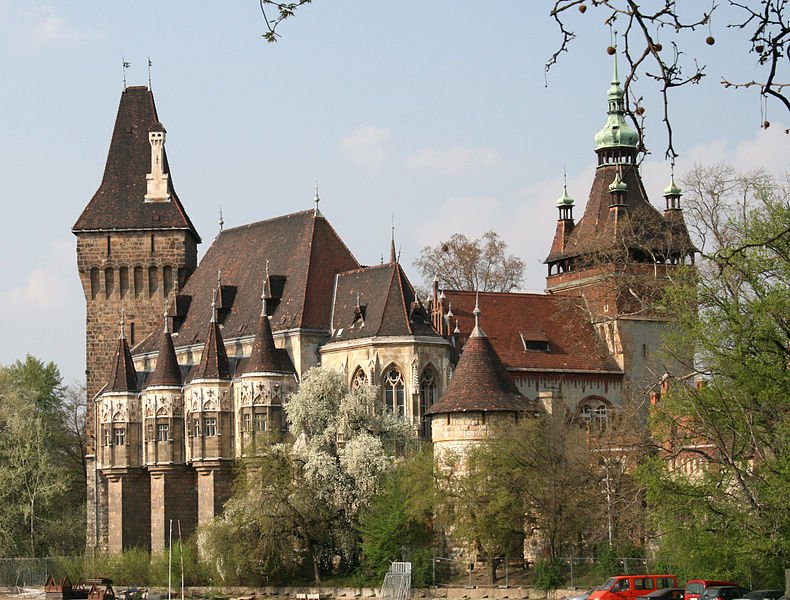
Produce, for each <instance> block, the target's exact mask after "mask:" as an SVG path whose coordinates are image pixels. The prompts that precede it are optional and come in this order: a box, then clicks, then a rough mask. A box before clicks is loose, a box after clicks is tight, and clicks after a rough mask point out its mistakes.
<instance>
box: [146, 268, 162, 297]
mask: <svg viewBox="0 0 790 600" xmlns="http://www.w3.org/2000/svg"><path fill="white" fill-rule="evenodd" d="M158 277H159V276H158V273H157V271H156V267H148V296H149V297H150V296H154V295H155V294H156V292H157V290H158V289H159V278H158Z"/></svg>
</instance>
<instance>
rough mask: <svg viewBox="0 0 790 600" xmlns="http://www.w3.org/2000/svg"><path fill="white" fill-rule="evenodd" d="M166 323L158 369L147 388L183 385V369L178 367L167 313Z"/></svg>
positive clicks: (147, 383)
mask: <svg viewBox="0 0 790 600" xmlns="http://www.w3.org/2000/svg"><path fill="white" fill-rule="evenodd" d="M164 322H165V326H164V331H162V334H161V336H160V338H159V352H158V354H157V357H156V368H155V369H154V372H153V373H152V374H151V376H150V377H149V378H148V380H147V381H146V382H145V387H146V388H148V387H151V386H154V385H179V386H180V385H181V368H180V367H179V366H178V359H177V358H176V349H175V347H174V346H173V337H172V336H171V335H170V327H169V322H168V316H167V311H165V315H164Z"/></svg>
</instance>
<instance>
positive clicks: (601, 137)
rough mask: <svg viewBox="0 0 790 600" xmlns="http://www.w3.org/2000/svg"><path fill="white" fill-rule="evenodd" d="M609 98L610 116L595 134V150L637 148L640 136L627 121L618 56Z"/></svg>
mask: <svg viewBox="0 0 790 600" xmlns="http://www.w3.org/2000/svg"><path fill="white" fill-rule="evenodd" d="M607 96H608V97H609V110H608V111H607V114H608V115H609V116H608V118H607V119H606V125H604V126H603V128H602V129H601V130H600V131H599V132H598V133H596V134H595V149H596V150H601V149H602V148H611V147H627V148H636V147H637V145H638V143H639V134H638V133H637V132H636V131H634V130H633V129H632V128H631V126H630V125H628V123H627V122H626V120H625V102H624V101H623V98H624V97H625V92H624V91H623V88H621V87H620V81H619V80H618V78H617V55H616V54H615V57H614V75H613V76H612V85H611V86H609V91H608V92H607Z"/></svg>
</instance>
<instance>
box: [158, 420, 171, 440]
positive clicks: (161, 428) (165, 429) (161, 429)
mask: <svg viewBox="0 0 790 600" xmlns="http://www.w3.org/2000/svg"><path fill="white" fill-rule="evenodd" d="M169 433H170V426H169V425H168V424H167V423H160V424H159V425H157V427H156V441H157V442H166V441H167V438H168V434H169Z"/></svg>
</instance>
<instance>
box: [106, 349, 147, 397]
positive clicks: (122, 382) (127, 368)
mask: <svg viewBox="0 0 790 600" xmlns="http://www.w3.org/2000/svg"><path fill="white" fill-rule="evenodd" d="M104 391H105V392H139V391H140V386H138V385H137V372H136V371H135V370H134V363H133V362H132V354H131V352H129V345H128V344H127V343H126V338H125V337H121V338H120V339H119V340H118V349H117V350H116V352H115V362H114V363H113V366H112V372H111V373H110V381H109V382H108V383H107V386H106V387H105V388H104Z"/></svg>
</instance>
